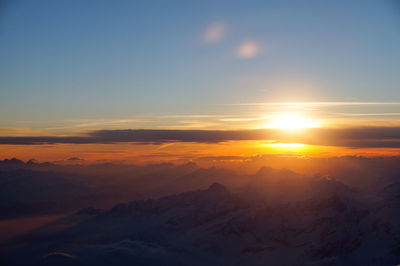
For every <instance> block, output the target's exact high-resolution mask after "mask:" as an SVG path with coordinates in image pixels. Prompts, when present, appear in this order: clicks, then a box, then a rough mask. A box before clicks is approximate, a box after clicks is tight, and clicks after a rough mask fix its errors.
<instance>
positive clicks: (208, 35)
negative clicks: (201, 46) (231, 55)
mask: <svg viewBox="0 0 400 266" xmlns="http://www.w3.org/2000/svg"><path fill="white" fill-rule="evenodd" d="M225 34H226V26H225V25H224V24H223V23H220V22H216V23H213V24H210V25H209V26H208V27H207V28H206V29H205V31H204V33H203V41H204V42H205V43H209V44H211V43H217V42H219V41H221V40H222V38H223V37H224V36H225Z"/></svg>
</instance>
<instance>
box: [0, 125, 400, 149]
mask: <svg viewBox="0 0 400 266" xmlns="http://www.w3.org/2000/svg"><path fill="white" fill-rule="evenodd" d="M239 140H259V141H263V140H274V141H276V142H283V143H290V142H292V143H293V142H296V143H304V144H310V145H323V146H345V147H357V148H400V127H353V128H341V129H332V128H319V129H307V130H298V131H283V130H277V129H257V130H154V129H126V130H98V131H92V132H89V133H87V134H85V135H82V136H65V137H59V136H35V137H29V136H25V137H0V144H3V145H42V144H57V143H60V144H62V143H64V144H95V143H98V144H112V143H136V144H163V143H174V142H195V143H221V142H227V141H239Z"/></svg>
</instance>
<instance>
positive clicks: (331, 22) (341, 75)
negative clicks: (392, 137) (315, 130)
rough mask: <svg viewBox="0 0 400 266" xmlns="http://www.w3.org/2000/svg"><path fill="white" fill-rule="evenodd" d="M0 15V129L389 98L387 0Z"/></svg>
mask: <svg viewBox="0 0 400 266" xmlns="http://www.w3.org/2000/svg"><path fill="white" fill-rule="evenodd" d="M0 12H1V17H2V18H1V19H0V58H1V60H0V93H1V97H0V125H1V126H3V127H35V125H34V123H35V122H37V126H38V127H46V126H50V125H51V124H54V121H57V122H59V123H61V124H62V123H64V122H63V121H70V120H79V119H83V120H84V119H117V118H131V117H138V116H141V117H143V116H152V115H174V114H181V115H182V114H202V115H205V114H231V113H239V112H246V111H250V110H247V109H245V110H243V109H241V110H239V109H238V108H239V107H237V106H235V105H232V104H240V103H252V102H282V101H283V102H286V101H289V102H290V101H328V102H329V101H353V102H357V101H361V102H376V101H379V102H381V101H382V102H387V101H389V102H396V101H400V87H399V85H400V52H399V47H400V8H399V5H396V4H395V3H394V1H378V0H376V1H196V2H195V1H6V2H4V3H3V4H2V8H1V11H0ZM213 31H214V33H213ZM207 36H208V37H207ZM210 36H211V37H210ZM246 45H247V46H246ZM246 47H247V50H246ZM241 49H242V50H241ZM243 49H244V50H243ZM240 51H244V52H243V53H245V54H246V51H247V55H244V56H243V54H241V52H240ZM241 108H243V107H241ZM393 108H394V107H392V109H391V111H393V110H394V111H396V109H393ZM396 108H397V109H398V106H397V107H396ZM171 123H173V122H171ZM149 126H151V125H149ZM153 126H154V125H153Z"/></svg>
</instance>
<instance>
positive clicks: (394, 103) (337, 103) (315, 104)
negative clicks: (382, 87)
mask: <svg viewBox="0 0 400 266" xmlns="http://www.w3.org/2000/svg"><path fill="white" fill-rule="evenodd" d="M226 105H244V106H252V105H254V106H256V105H265V106H267V105H278V106H345V105H400V102H251V103H233V104H226Z"/></svg>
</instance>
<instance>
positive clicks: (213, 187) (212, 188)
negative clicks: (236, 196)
mask: <svg viewBox="0 0 400 266" xmlns="http://www.w3.org/2000/svg"><path fill="white" fill-rule="evenodd" d="M207 190H208V191H227V189H226V187H225V186H223V185H221V184H220V183H217V182H215V183H213V184H212V185H211V186H209V187H208V189H207Z"/></svg>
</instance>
